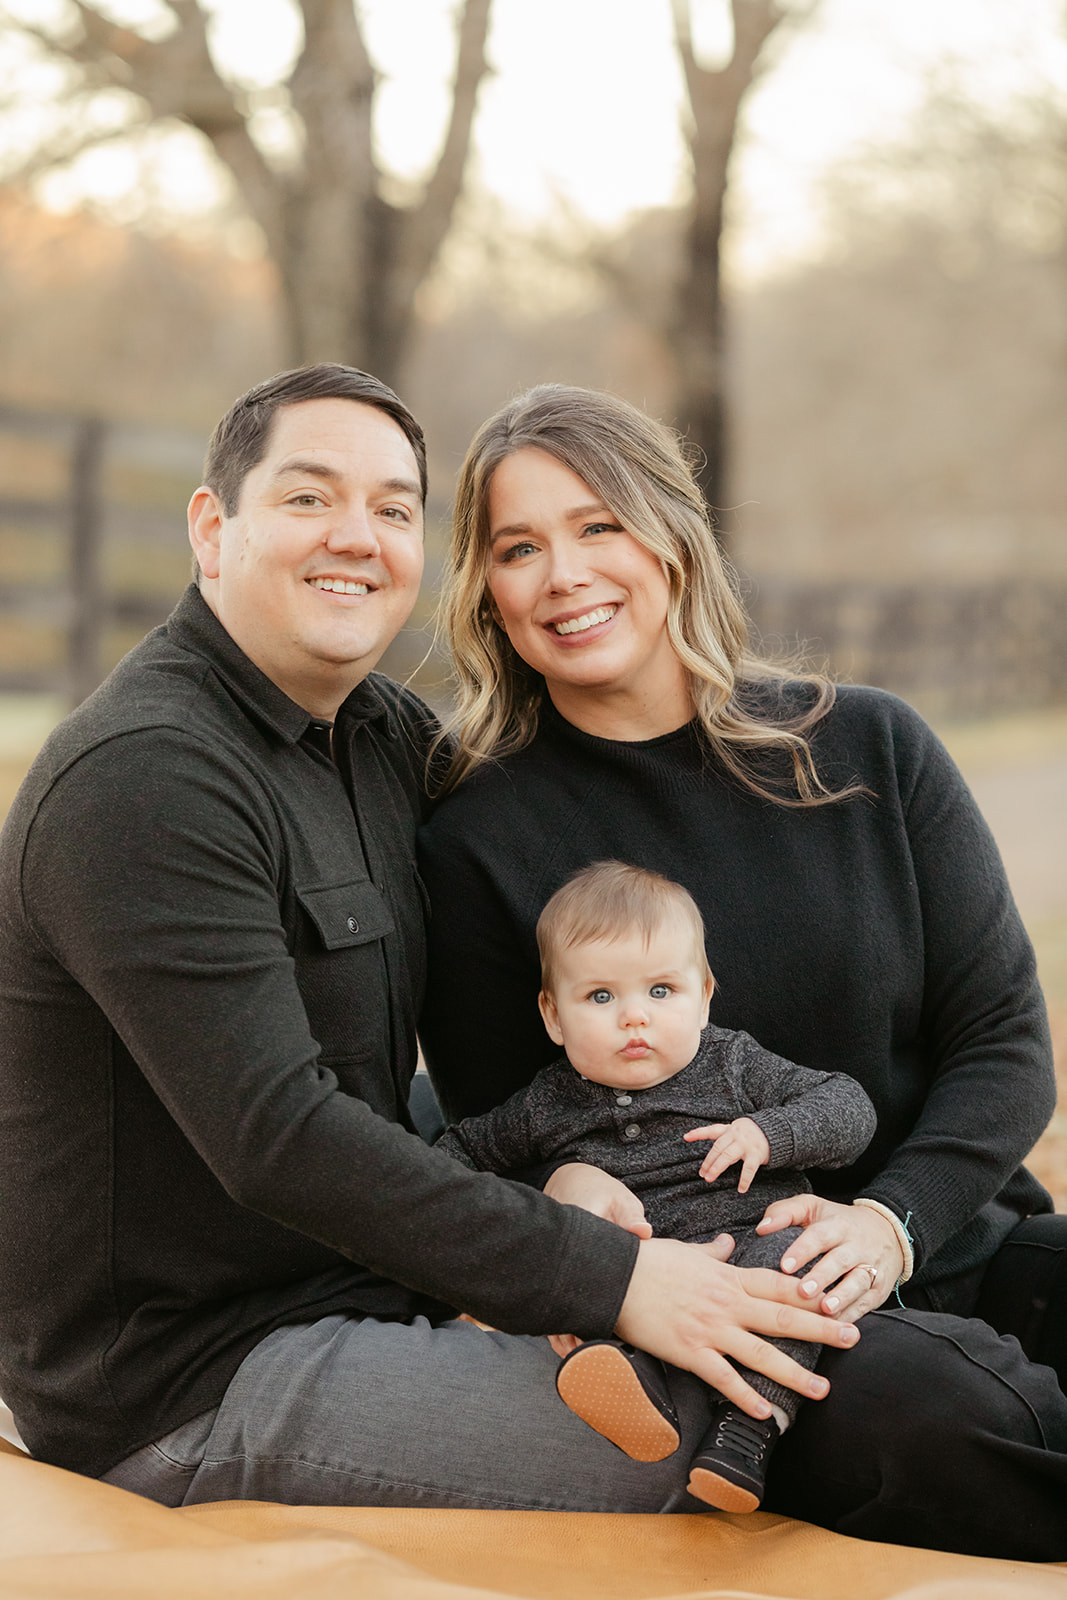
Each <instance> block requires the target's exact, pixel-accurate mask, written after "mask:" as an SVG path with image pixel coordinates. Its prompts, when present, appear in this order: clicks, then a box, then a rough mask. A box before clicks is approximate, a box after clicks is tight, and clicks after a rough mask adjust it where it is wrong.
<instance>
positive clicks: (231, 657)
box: [166, 583, 389, 744]
mask: <svg viewBox="0 0 1067 1600" xmlns="http://www.w3.org/2000/svg"><path fill="white" fill-rule="evenodd" d="M166 626H167V632H168V633H169V634H170V636H171V638H172V639H174V640H175V641H176V642H177V643H178V644H180V645H181V646H183V647H184V648H185V649H187V650H192V651H193V652H194V653H195V654H196V655H198V656H203V657H204V658H205V660H207V661H208V662H210V664H211V667H212V669H213V670H214V672H215V673H216V675H217V676H218V677H219V678H220V679H221V680H222V681H223V683H225V685H226V687H227V689H228V690H229V691H230V693H231V694H232V695H233V697H234V699H235V700H238V701H239V702H240V703H241V705H242V706H244V708H245V710H246V711H248V712H249V714H250V715H251V716H252V717H254V718H255V719H256V721H257V722H259V723H261V724H263V725H264V726H266V727H268V728H270V729H271V730H272V731H273V732H274V733H275V734H276V735H277V736H278V738H280V739H281V740H283V741H284V743H286V744H296V743H297V741H298V740H300V739H302V738H303V736H304V734H305V733H306V732H307V729H308V726H309V724H310V723H312V722H315V721H322V720H323V719H322V718H316V717H312V715H311V713H310V712H309V711H305V710H304V707H303V706H298V705H297V703H296V701H295V700H290V698H289V696H288V695H287V694H286V693H285V691H284V690H282V689H279V687H278V685H277V684H276V683H275V682H274V681H273V679H271V678H268V677H267V675H266V673H265V672H262V671H260V669H259V667H257V666H256V664H255V662H254V661H251V660H250V659H249V657H248V656H246V655H245V653H244V651H243V650H242V649H241V647H240V645H239V644H237V643H236V642H235V640H234V639H233V638H232V637H231V635H230V634H228V633H227V632H226V629H225V628H224V627H223V626H222V623H221V622H220V621H219V619H218V617H216V615H215V613H214V612H213V611H212V609H211V607H210V606H209V605H208V603H207V601H206V600H205V599H204V597H203V595H202V594H201V593H200V590H199V589H198V588H197V586H196V584H195V583H191V584H190V585H189V587H188V589H186V591H185V593H184V594H183V595H182V597H181V599H180V600H179V601H178V604H177V605H176V606H175V608H174V610H173V611H172V612H171V614H170V616H169V618H168V619H167V624H166ZM342 717H344V718H345V720H346V721H348V722H355V723H366V722H380V721H388V717H389V707H388V705H387V704H386V702H385V700H384V699H383V698H382V696H381V695H380V694H379V692H378V690H377V689H376V688H375V686H374V683H373V682H372V681H371V680H370V679H365V680H364V681H363V682H362V683H359V684H357V685H356V687H355V688H354V689H353V690H352V693H351V694H350V695H349V696H348V697H347V699H346V700H345V701H344V702H343V704H342V705H341V708H340V710H339V712H338V714H337V720H338V721H339V720H340V719H341V718H342Z"/></svg>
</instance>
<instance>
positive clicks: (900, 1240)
mask: <svg viewBox="0 0 1067 1600" xmlns="http://www.w3.org/2000/svg"><path fill="white" fill-rule="evenodd" d="M852 1204H853V1205H854V1206H866V1207H867V1209H868V1210H869V1211H877V1213H878V1215H879V1216H880V1217H884V1218H885V1220H886V1221H887V1222H888V1223H889V1226H890V1227H891V1228H892V1230H893V1232H894V1233H895V1234H896V1238H897V1244H899V1246H900V1253H901V1255H902V1256H903V1258H904V1270H903V1271H902V1272H901V1274H900V1277H899V1278H898V1279H897V1288H898V1289H899V1288H900V1286H901V1284H902V1283H907V1281H908V1279H909V1278H910V1277H911V1275H912V1273H913V1272H914V1271H915V1251H914V1249H913V1247H912V1238H911V1234H910V1233H909V1232H908V1222H910V1221H911V1212H910V1211H909V1212H908V1218H907V1222H901V1220H900V1218H899V1217H898V1216H897V1214H896V1212H895V1211H890V1209H889V1207H888V1206H884V1205H883V1204H882V1202H881V1201H880V1200H868V1199H867V1198H866V1196H865V1195H860V1197H859V1199H858V1200H853V1202H852Z"/></svg>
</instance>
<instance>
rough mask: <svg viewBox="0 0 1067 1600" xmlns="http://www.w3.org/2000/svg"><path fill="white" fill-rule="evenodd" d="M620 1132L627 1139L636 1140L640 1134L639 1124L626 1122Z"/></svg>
mask: <svg viewBox="0 0 1067 1600" xmlns="http://www.w3.org/2000/svg"><path fill="white" fill-rule="evenodd" d="M622 1131H623V1134H624V1135H625V1137H626V1138H627V1139H637V1138H639V1137H640V1134H641V1124H640V1123H639V1122H628V1123H627V1124H626V1126H625V1128H624V1129H623V1130H622Z"/></svg>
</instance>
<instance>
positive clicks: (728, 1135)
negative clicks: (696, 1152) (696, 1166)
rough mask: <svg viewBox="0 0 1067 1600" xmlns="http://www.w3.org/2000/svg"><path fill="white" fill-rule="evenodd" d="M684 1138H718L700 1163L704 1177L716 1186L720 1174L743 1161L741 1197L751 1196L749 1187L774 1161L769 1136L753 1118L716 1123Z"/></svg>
mask: <svg viewBox="0 0 1067 1600" xmlns="http://www.w3.org/2000/svg"><path fill="white" fill-rule="evenodd" d="M682 1137H683V1139H714V1140H715V1143H714V1144H713V1145H712V1147H711V1149H710V1150H709V1151H708V1153H707V1155H706V1156H705V1157H704V1159H703V1161H702V1162H701V1164H700V1176H701V1177H702V1178H703V1179H704V1180H705V1182H707V1183H714V1182H715V1179H716V1178H717V1177H718V1176H719V1174H720V1172H725V1171H726V1169H727V1167H732V1166H733V1164H734V1162H735V1161H740V1162H741V1176H740V1178H739V1179H738V1181H737V1192H738V1194H747V1193H748V1189H749V1185H750V1184H751V1182H752V1180H753V1178H754V1177H755V1176H756V1171H757V1169H758V1168H759V1167H764V1166H766V1164H767V1162H768V1161H769V1160H770V1159H771V1147H770V1145H769V1144H768V1143H767V1135H766V1134H765V1133H764V1131H763V1129H762V1128H761V1127H760V1126H759V1124H758V1123H755V1122H753V1121H752V1119H751V1117H738V1118H736V1120H735V1121H733V1122H712V1123H709V1124H708V1126H707V1127H706V1128H690V1130H689V1132H688V1133H685V1134H683V1135H682Z"/></svg>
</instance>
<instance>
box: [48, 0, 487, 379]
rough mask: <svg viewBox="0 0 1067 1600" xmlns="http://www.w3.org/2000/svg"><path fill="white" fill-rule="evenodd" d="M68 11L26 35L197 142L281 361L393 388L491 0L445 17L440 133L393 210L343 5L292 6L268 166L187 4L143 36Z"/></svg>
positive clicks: (363, 65) (450, 189)
mask: <svg viewBox="0 0 1067 1600" xmlns="http://www.w3.org/2000/svg"><path fill="white" fill-rule="evenodd" d="M74 4H75V6H76V9H77V13H78V16H79V19H80V24H81V26H80V29H79V30H78V33H77V35H76V36H72V37H69V38H57V37H56V36H55V35H54V34H51V33H47V32H45V30H43V29H42V28H40V27H29V26H28V25H26V31H28V32H32V33H33V34H34V36H35V37H36V38H37V39H39V40H40V41H41V42H42V43H44V44H45V45H46V46H47V47H48V49H49V50H50V51H51V52H52V54H53V55H54V56H56V57H59V58H65V59H66V60H67V61H71V62H74V63H75V64H76V65H77V66H79V67H80V68H81V69H82V71H83V74H84V77H83V81H82V84H81V85H80V87H81V88H82V89H83V90H84V89H89V90H92V89H99V88H101V87H105V86H112V87H118V88H122V89H126V90H129V91H131V92H132V93H133V94H136V95H138V96H140V98H141V99H142V100H143V101H144V102H145V103H146V105H147V107H148V112H149V120H152V121H156V120H160V119H164V118H168V117H174V118H178V119H180V120H181V121H183V122H186V123H189V124H190V125H191V126H192V127H194V128H196V129H198V130H199V131H200V132H201V133H202V134H203V135H204V137H205V138H206V139H208V140H209V141H210V143H211V145H212V147H213V149H214V151H215V154H216V155H217V156H218V157H219V159H220V160H221V161H222V162H224V163H225V165H226V166H227V167H228V168H229V169H230V172H231V173H232V174H233V177H234V180H235V182H236V185H237V188H238V191H239V193H240V195H241V198H242V200H243V201H244V204H245V206H246V207H247V209H248V211H249V213H250V215H251V216H252V217H254V219H255V220H256V222H258V223H259V225H260V227H261V228H262V230H263V234H264V237H265V239H266V243H267V249H268V251H269V253H270V255H271V257H272V258H273V260H274V262H275V264H276V266H277V269H278V273H279V278H280V282H281V289H282V297H283V305H284V315H285V323H286V327H285V332H286V342H287V345H288V350H289V357H290V360H291V361H292V362H293V363H294V364H298V363H301V362H306V361H345V362H349V363H351V364H353V365H356V366H361V367H366V368H368V369H370V370H371V371H373V372H374V373H376V374H377V376H379V377H381V378H383V379H384V380H385V381H386V382H387V383H396V381H397V379H398V374H399V372H400V368H401V365H402V362H403V358H404V354H405V351H406V347H407V343H408V339H409V337H410V333H411V328H412V321H413V317H414V308H415V296H416V293H417V291H418V288H419V285H420V284H421V283H422V282H423V280H424V279H425V278H426V276H427V274H428V273H429V271H430V269H431V267H432V266H433V264H434V262H435V260H436V258H437V254H438V251H439V249H440V246H441V244H442V242H443V240H444V237H445V234H446V233H447V231H448V227H449V224H450V222H451V219H452V213H453V210H454V208H455V204H456V201H457V200H458V198H459V194H460V191H461V188H462V184H463V173H464V168H465V166H466V161H467V152H468V149H469V145H470V133H471V125H472V122H473V117H474V106H475V101H476V98H477V94H478V88H479V85H480V83H481V81H482V78H483V77H484V76H485V73H486V70H487V64H486V59H485V39H486V33H487V31H488V25H489V11H490V6H491V4H492V0H464V3H463V4H462V7H461V9H460V11H459V17H458V23H457V51H456V71H455V76H454V80H453V93H452V108H451V115H450V118H449V123H448V128H447V130H446V133H445V138H444V143H443V145H442V148H441V152H440V155H439V157H438V160H437V164H436V167H435V168H434V171H433V173H432V174H431V176H430V177H429V179H428V180H427V182H426V184H425V187H424V189H423V192H422V195H421V198H420V199H419V200H418V201H417V202H416V203H415V204H412V205H408V206H400V205H395V204H393V203H392V202H391V201H389V200H387V199H386V198H385V197H384V195H383V193H382V174H381V171H380V169H379V167H378V164H377V161H376V159H375V154H374V148H373V141H372V135H371V114H372V108H373V102H374V93H375V88H376V82H377V75H376V73H375V71H374V68H373V66H372V64H371V61H370V57H369V56H368V54H367V50H366V46H365V43H364V40H363V35H362V32H361V29H360V23H359V19H358V16H357V14H356V10H355V7H354V4H353V0H299V9H300V12H301V14H302V16H303V22H304V46H303V50H302V52H301V54H300V57H299V60H298V61H297V63H296V66H295V67H294V69H293V72H292V74H291V76H290V78H289V81H288V84H287V88H288V91H289V97H290V102H291V106H292V110H293V112H294V114H295V116H296V117H297V118H298V120H299V123H300V125H301V133H302V148H301V149H300V151H299V154H298V155H297V157H296V158H295V160H293V161H292V162H291V163H289V164H283V163H281V162H274V161H268V160H267V158H266V157H265V156H264V154H263V152H262V151H261V149H260V148H259V146H258V145H257V144H256V142H255V140H254V138H253V137H252V133H251V132H250V128H249V121H250V116H251V110H252V108H251V107H250V105H249V101H250V99H251V98H252V97H250V96H248V95H246V94H245V93H244V92H243V91H242V90H241V89H240V88H238V87H236V86H234V85H232V84H230V83H227V81H226V80H225V79H224V78H223V77H222V76H221V75H220V74H219V72H218V70H217V68H216V66H215V63H214V61H213V60H212V57H211V53H210V51H209V49H208V42H207V22H208V13H207V11H206V9H202V8H201V5H200V4H199V3H198V0H168V4H169V5H170V8H171V10H172V11H173V12H174V14H175V16H176V18H177V20H178V26H177V28H176V29H175V30H174V32H173V33H171V34H169V35H168V36H167V37H166V38H163V39H158V40H156V39H146V38H145V37H144V36H143V35H141V34H139V33H135V32H133V31H132V30H131V29H128V28H122V27H119V26H118V25H117V24H116V23H115V22H114V21H112V20H111V19H109V18H108V17H106V16H105V15H104V14H103V13H102V12H100V11H98V10H97V9H96V7H95V6H93V5H90V4H88V3H86V0H74ZM70 153H72V152H70V151H68V152H67V155H68V157H69V154H70ZM44 164H46V163H45V162H42V161H41V160H40V159H38V161H37V166H38V167H40V166H41V165H44Z"/></svg>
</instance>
